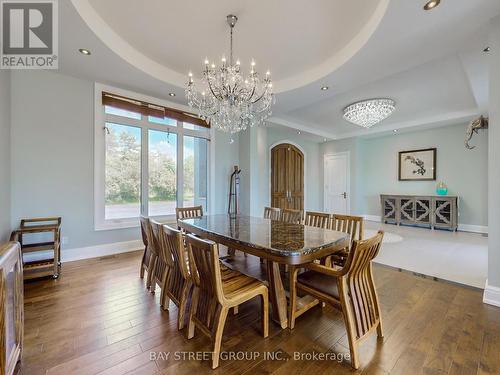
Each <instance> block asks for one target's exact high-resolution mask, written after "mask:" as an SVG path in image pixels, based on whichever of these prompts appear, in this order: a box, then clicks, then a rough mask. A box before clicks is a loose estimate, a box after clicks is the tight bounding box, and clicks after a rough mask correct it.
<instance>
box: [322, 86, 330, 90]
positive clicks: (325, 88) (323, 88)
mask: <svg viewBox="0 0 500 375" xmlns="http://www.w3.org/2000/svg"><path fill="white" fill-rule="evenodd" d="M328 89H329V87H328V86H322V87H321V91H326V90H328Z"/></svg>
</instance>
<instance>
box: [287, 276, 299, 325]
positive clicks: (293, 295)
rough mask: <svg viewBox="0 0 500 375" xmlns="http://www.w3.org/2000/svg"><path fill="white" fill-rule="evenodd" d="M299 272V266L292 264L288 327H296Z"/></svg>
mask: <svg viewBox="0 0 500 375" xmlns="http://www.w3.org/2000/svg"><path fill="white" fill-rule="evenodd" d="M297 272H298V268H295V267H294V266H290V272H289V276H290V302H289V305H288V328H289V329H294V328H295V305H296V303H297Z"/></svg>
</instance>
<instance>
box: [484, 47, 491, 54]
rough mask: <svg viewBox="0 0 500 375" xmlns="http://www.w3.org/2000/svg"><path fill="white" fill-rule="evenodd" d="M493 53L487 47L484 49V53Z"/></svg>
mask: <svg viewBox="0 0 500 375" xmlns="http://www.w3.org/2000/svg"><path fill="white" fill-rule="evenodd" d="M490 51H491V48H490V47H486V48H485V49H483V52H486V53H487V52H490Z"/></svg>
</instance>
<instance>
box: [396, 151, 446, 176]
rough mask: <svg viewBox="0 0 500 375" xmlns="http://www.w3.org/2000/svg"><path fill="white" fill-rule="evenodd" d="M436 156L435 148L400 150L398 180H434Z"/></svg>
mask: <svg viewBox="0 0 500 375" xmlns="http://www.w3.org/2000/svg"><path fill="white" fill-rule="evenodd" d="M436 157H437V149H436V148H426V149H420V150H409V151H400V152H399V160H398V166H399V168H398V178H399V181H435V180H436Z"/></svg>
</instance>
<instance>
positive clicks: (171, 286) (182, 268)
mask: <svg viewBox="0 0 500 375" xmlns="http://www.w3.org/2000/svg"><path fill="white" fill-rule="evenodd" d="M162 230H163V236H162V240H163V247H164V248H165V250H166V253H167V254H168V255H169V256H170V258H171V263H170V265H169V266H170V272H169V275H168V279H167V284H166V288H167V293H168V294H169V295H170V297H171V298H172V299H173V300H174V302H175V303H176V304H177V305H178V306H179V304H180V301H181V298H182V293H183V288H184V285H185V283H186V282H187V281H188V280H189V278H190V275H189V269H188V265H187V254H186V251H185V250H184V241H183V238H182V232H181V231H180V230H178V229H174V228H172V227H170V226H168V225H164V226H163V227H162Z"/></svg>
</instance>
